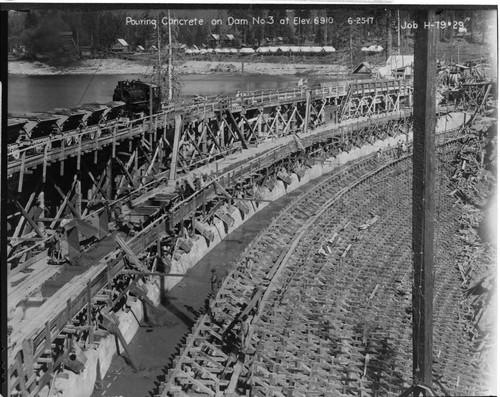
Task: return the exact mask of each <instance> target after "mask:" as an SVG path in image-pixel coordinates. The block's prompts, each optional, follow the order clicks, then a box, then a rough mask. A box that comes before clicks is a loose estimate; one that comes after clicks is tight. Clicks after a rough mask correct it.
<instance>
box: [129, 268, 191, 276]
mask: <svg viewBox="0 0 500 397" xmlns="http://www.w3.org/2000/svg"><path fill="white" fill-rule="evenodd" d="M121 273H125V274H138V275H139V276H159V277H189V275H188V274H182V273H159V272H143V271H140V270H131V269H123V270H122V271H121Z"/></svg>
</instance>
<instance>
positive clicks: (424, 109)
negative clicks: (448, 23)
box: [413, 10, 437, 396]
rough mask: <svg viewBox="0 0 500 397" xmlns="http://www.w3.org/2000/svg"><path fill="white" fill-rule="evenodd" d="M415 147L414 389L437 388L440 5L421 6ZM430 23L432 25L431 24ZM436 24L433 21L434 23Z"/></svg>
mask: <svg viewBox="0 0 500 397" xmlns="http://www.w3.org/2000/svg"><path fill="white" fill-rule="evenodd" d="M417 14H418V15H417V18H416V22H417V24H418V29H417V32H416V40H415V53H414V54H415V55H414V59H415V78H414V111H413V114H414V118H415V130H414V153H413V267H414V281H413V382H414V390H413V395H414V396H419V395H420V394H422V395H424V396H428V395H429V394H428V392H427V391H426V389H425V388H422V387H419V386H425V387H426V388H428V389H431V388H432V332H433V324H432V312H433V307H432V300H433V286H434V277H433V267H434V217H435V202H434V176H435V161H436V160H435V130H436V62H437V58H436V45H437V29H436V28H435V27H434V24H433V22H434V21H435V20H436V18H435V11H433V10H422V11H418V12H417ZM429 24H430V25H429ZM429 26H430V27H429Z"/></svg>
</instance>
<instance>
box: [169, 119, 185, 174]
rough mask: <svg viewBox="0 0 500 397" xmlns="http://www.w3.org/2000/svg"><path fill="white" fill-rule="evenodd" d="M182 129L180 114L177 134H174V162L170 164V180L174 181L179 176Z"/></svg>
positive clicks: (176, 127) (176, 129)
mask: <svg viewBox="0 0 500 397" xmlns="http://www.w3.org/2000/svg"><path fill="white" fill-rule="evenodd" d="M181 128H182V117H181V115H180V114H176V115H175V134H174V144H173V148H172V161H171V163H170V174H169V177H168V179H169V180H170V181H174V180H175V178H176V175H177V155H178V153H177V152H178V150H179V140H180V135H181Z"/></svg>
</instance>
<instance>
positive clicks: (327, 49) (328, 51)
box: [323, 45, 335, 53]
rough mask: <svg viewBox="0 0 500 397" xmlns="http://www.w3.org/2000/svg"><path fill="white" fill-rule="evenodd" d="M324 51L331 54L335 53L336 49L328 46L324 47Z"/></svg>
mask: <svg viewBox="0 0 500 397" xmlns="http://www.w3.org/2000/svg"><path fill="white" fill-rule="evenodd" d="M323 51H325V52H327V53H330V52H335V48H333V47H332V46H331V45H326V46H324V47H323Z"/></svg>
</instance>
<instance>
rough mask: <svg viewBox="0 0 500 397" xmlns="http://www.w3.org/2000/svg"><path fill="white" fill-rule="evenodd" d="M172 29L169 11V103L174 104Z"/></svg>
mask: <svg viewBox="0 0 500 397" xmlns="http://www.w3.org/2000/svg"><path fill="white" fill-rule="evenodd" d="M172 68H173V65H172V28H171V26H170V10H168V101H169V103H171V102H172V98H173V97H174V95H173V87H172V83H173V82H172Z"/></svg>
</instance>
